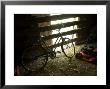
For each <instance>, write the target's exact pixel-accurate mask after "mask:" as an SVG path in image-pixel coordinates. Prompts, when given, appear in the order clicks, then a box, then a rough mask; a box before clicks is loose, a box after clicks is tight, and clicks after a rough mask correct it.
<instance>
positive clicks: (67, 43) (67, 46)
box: [62, 38, 75, 58]
mask: <svg viewBox="0 0 110 89" xmlns="http://www.w3.org/2000/svg"><path fill="white" fill-rule="evenodd" d="M62 51H63V53H64V54H65V56H66V57H68V58H72V57H73V56H74V55H75V47H74V44H73V42H72V41H71V40H70V39H68V38H66V39H65V40H64V41H63V44H62Z"/></svg>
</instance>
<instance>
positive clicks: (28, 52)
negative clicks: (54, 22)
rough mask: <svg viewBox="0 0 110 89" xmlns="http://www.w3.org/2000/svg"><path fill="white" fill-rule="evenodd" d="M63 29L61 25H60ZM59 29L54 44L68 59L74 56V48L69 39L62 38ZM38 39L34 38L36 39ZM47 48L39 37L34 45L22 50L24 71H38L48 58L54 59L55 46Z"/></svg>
mask: <svg viewBox="0 0 110 89" xmlns="http://www.w3.org/2000/svg"><path fill="white" fill-rule="evenodd" d="M61 25H62V27H63V24H61ZM60 30H61V28H60V29H58V30H57V31H58V37H57V40H56V42H55V44H54V46H55V45H59V46H60V47H61V50H62V52H63V53H64V55H65V56H66V57H68V58H72V57H73V56H74V55H75V46H74V43H73V41H72V40H71V39H69V38H66V37H63V36H62V33H61V32H60ZM37 38H38V37H36V39H37ZM54 46H48V45H47V44H46V42H45V40H44V39H43V37H41V36H40V37H39V39H37V40H36V43H35V44H33V45H32V46H31V47H28V48H26V49H25V50H24V52H23V54H22V65H23V67H24V68H25V69H26V70H29V71H38V70H41V69H43V68H44V67H45V65H46V64H47V61H48V58H49V57H50V58H51V59H54V58H55V57H56V51H55V50H56V48H57V46H55V47H54Z"/></svg>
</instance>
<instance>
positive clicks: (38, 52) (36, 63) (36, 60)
mask: <svg viewBox="0 0 110 89" xmlns="http://www.w3.org/2000/svg"><path fill="white" fill-rule="evenodd" d="M47 60H48V55H47V54H46V52H45V50H44V49H43V48H42V47H38V46H32V47H29V48H27V49H25V50H24V52H23V55H22V65H23V67H24V68H25V69H26V70H28V71H39V70H41V69H43V68H44V67H45V65H46V63H47Z"/></svg>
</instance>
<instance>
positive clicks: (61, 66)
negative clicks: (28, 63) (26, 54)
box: [20, 46, 97, 76]
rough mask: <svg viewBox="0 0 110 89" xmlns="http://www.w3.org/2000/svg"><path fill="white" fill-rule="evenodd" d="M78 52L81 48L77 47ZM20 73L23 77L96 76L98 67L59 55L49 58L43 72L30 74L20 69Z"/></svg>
mask: <svg viewBox="0 0 110 89" xmlns="http://www.w3.org/2000/svg"><path fill="white" fill-rule="evenodd" d="M80 47H81V46H80ZM78 50H79V46H77V47H76V52H77V51H78ZM20 73H21V74H20V75H21V76H96V75H97V65H96V64H92V63H88V62H86V61H84V60H81V59H76V58H75V57H73V58H72V59H69V58H67V57H65V55H64V54H63V53H57V57H56V58H55V59H50V58H49V60H48V62H47V65H46V66H45V68H44V69H43V70H41V71H39V72H28V71H24V69H23V68H22V67H20Z"/></svg>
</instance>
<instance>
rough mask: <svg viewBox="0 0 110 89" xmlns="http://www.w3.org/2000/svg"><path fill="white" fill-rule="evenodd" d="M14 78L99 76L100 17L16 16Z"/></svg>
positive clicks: (61, 15) (64, 15) (72, 15)
mask: <svg viewBox="0 0 110 89" xmlns="http://www.w3.org/2000/svg"><path fill="white" fill-rule="evenodd" d="M63 38H68V39H69V40H67V41H66V40H65V41H64V42H63V40H62V39H63ZM41 39H43V40H41ZM60 39H61V40H60ZM56 40H60V41H59V42H56ZM43 43H45V45H43ZM62 43H63V44H62ZM70 43H71V44H70ZM72 44H73V48H74V49H73V50H71V51H69V48H68V47H66V45H69V46H70V47H71V48H72V46H71V45H72ZM64 45H65V46H64ZM44 50H45V52H44ZM65 50H66V51H65ZM88 50H89V51H88ZM52 52H53V53H52ZM26 53H27V54H26ZM41 53H43V55H45V57H44V56H43V55H42V56H38V54H41ZM70 53H73V54H72V55H73V56H72V57H68V55H69V56H70V55H71V54H70ZM65 54H67V55H65ZM38 59H39V60H45V63H44V64H43V66H42V68H38V67H39V66H41V65H42V63H40V62H39V61H38V62H39V63H38V62H37V63H38V64H36V63H35V64H34V63H33V64H32V63H31V64H29V66H30V67H28V66H25V65H28V63H30V61H32V60H38ZM27 61H28V62H27ZM35 62H36V61H35ZM37 65H39V66H37ZM32 66H34V67H32ZM31 68H32V69H31ZM34 69H35V71H33V70H34ZM14 75H15V76H96V75H97V14H14Z"/></svg>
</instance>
